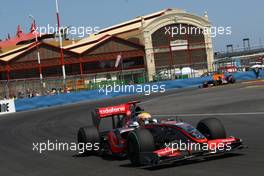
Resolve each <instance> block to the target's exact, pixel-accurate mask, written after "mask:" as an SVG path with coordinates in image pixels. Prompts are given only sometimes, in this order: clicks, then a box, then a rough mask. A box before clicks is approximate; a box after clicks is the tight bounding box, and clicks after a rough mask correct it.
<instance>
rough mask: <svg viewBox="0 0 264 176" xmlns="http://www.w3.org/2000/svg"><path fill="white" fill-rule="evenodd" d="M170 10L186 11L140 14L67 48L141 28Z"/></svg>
mask: <svg viewBox="0 0 264 176" xmlns="http://www.w3.org/2000/svg"><path fill="white" fill-rule="evenodd" d="M168 11H177V12H182V13H183V12H185V11H184V10H181V9H164V10H161V11H159V12H155V13H152V14H149V15H145V16H139V17H136V18H134V19H132V20H129V21H126V22H123V23H120V24H117V25H114V26H111V27H108V28H105V29H102V30H100V31H99V32H98V33H97V34H93V35H90V36H88V37H86V38H83V39H82V40H80V41H79V42H77V43H75V44H73V45H68V46H67V47H65V48H66V49H67V48H73V47H78V46H81V45H83V44H86V43H91V42H93V41H95V40H98V39H99V38H102V37H103V36H105V35H117V34H120V33H124V32H128V31H131V30H139V29H140V28H141V27H142V21H144V23H145V24H147V23H150V22H151V21H153V20H155V19H156V18H158V17H160V16H162V15H164V13H165V12H168Z"/></svg>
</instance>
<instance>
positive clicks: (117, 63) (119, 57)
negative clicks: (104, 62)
mask: <svg viewBox="0 0 264 176" xmlns="http://www.w3.org/2000/svg"><path fill="white" fill-rule="evenodd" d="M121 59H122V56H121V54H119V55H118V56H117V57H116V62H115V67H116V68H117V67H118V66H119V64H120V61H121Z"/></svg>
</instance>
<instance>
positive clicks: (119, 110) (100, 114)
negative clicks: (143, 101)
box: [91, 101, 143, 127]
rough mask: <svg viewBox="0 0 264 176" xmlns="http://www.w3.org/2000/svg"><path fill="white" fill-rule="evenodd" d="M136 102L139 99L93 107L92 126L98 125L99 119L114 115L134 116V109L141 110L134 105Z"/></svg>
mask: <svg viewBox="0 0 264 176" xmlns="http://www.w3.org/2000/svg"><path fill="white" fill-rule="evenodd" d="M137 103H140V101H132V102H128V103H126V104H121V105H117V106H109V107H103V108H97V109H95V111H91V115H92V120H93V124H94V126H96V127H98V126H99V124H100V121H101V119H103V118H108V117H113V116H115V115H125V116H130V117H131V116H132V117H133V116H135V114H136V112H135V111H138V110H139V109H140V110H143V109H141V108H140V107H139V106H136V104H137ZM131 105H132V106H131ZM132 107H134V108H132Z"/></svg>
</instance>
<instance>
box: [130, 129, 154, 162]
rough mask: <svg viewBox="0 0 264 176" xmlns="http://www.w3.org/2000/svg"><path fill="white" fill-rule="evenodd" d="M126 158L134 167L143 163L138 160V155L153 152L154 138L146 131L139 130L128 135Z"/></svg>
mask: <svg viewBox="0 0 264 176" xmlns="http://www.w3.org/2000/svg"><path fill="white" fill-rule="evenodd" d="M127 146H128V149H127V156H128V159H129V160H130V161H131V163H132V164H133V165H135V166H141V165H143V164H144V163H142V161H141V160H140V154H142V153H148V152H153V151H154V149H155V145H154V138H153V136H152V134H151V132H150V131H149V130H147V129H143V128H139V129H136V130H135V131H132V132H130V133H129V135H128V138H127Z"/></svg>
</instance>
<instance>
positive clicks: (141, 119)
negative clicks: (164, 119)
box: [137, 112, 157, 126]
mask: <svg viewBox="0 0 264 176" xmlns="http://www.w3.org/2000/svg"><path fill="white" fill-rule="evenodd" d="M137 122H138V123H139V125H140V126H142V125H146V124H149V123H157V119H153V118H152V117H151V115H150V113H148V112H142V113H140V114H139V115H138V116H137Z"/></svg>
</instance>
